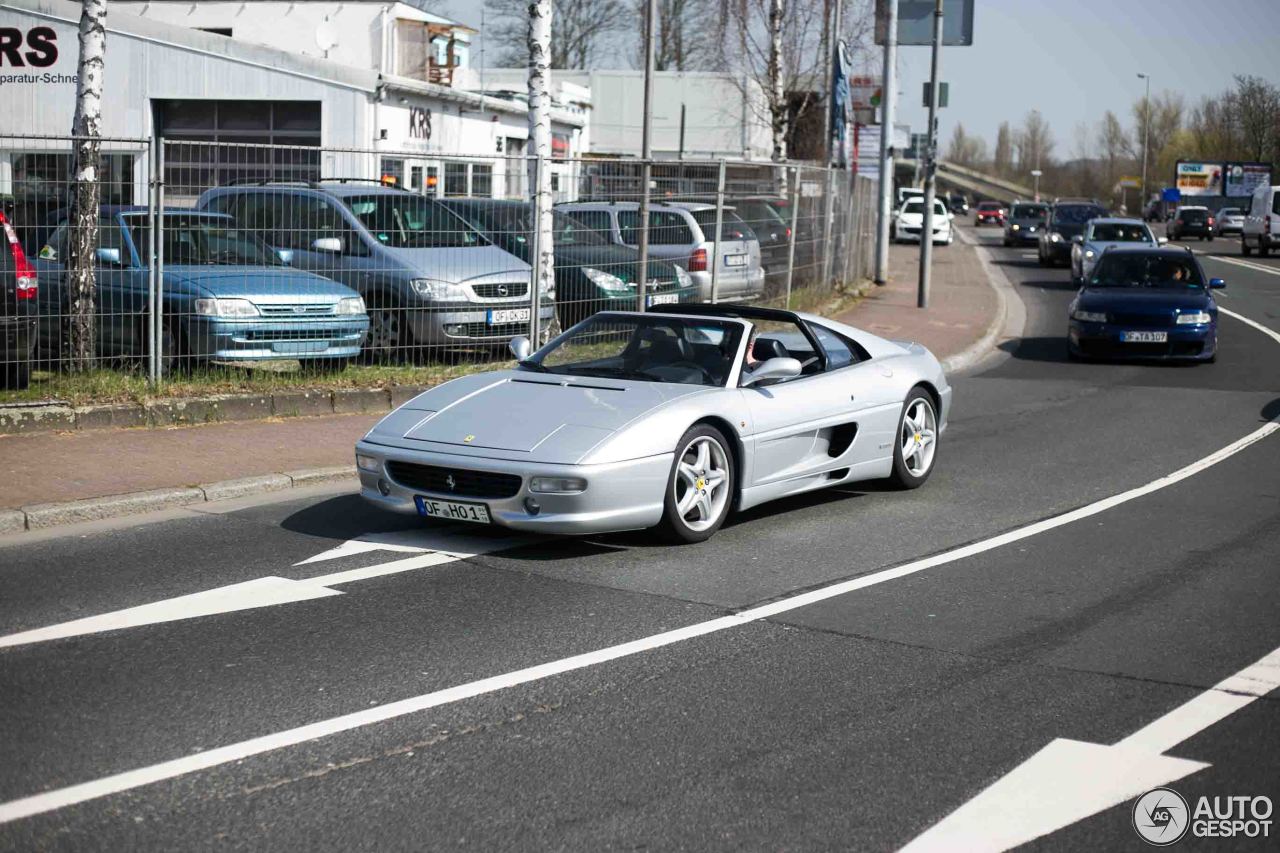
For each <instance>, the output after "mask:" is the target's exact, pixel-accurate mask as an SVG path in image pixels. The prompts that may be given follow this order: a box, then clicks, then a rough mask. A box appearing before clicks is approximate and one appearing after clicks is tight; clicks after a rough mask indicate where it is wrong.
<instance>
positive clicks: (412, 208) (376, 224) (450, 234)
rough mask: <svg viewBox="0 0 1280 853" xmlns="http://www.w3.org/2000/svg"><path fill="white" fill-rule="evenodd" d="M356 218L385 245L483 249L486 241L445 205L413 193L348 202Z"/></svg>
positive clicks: (357, 199) (356, 198) (375, 196)
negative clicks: (479, 247)
mask: <svg viewBox="0 0 1280 853" xmlns="http://www.w3.org/2000/svg"><path fill="white" fill-rule="evenodd" d="M346 203H347V206H348V207H349V208H351V212H352V213H354V214H355V215H356V218H357V219H359V220H360V222H361V223H362V224H363V225H364V227H365V228H368V229H369V233H370V234H372V235H373V237H374V239H375V240H377V241H378V242H379V243H381V244H382V245H384V246H391V247H393V248H397V249H444V248H459V247H465V246H482V245H485V240H484V238H483V237H481V236H480V234H479V232H477V231H476V230H475V229H474V228H472V227H471V226H469V225H467V224H466V223H465V222H463V221H462V220H461V219H459V218H458V217H457V216H455V215H454V214H453V213H451V212H450V211H449V210H447V209H445V207H444V205H441V204H439V203H437V202H436V201H434V200H432V199H429V198H423V197H422V196H417V195H412V194H410V193H379V194H377V195H366V196H353V197H351V198H348V199H346Z"/></svg>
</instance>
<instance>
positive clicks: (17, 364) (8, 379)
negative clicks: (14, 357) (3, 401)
mask: <svg viewBox="0 0 1280 853" xmlns="http://www.w3.org/2000/svg"><path fill="white" fill-rule="evenodd" d="M2 367H3V369H0V388H4V389H5V390H6V391H25V390H27V388H29V387H30V386H31V362H30V361H29V360H28V359H26V358H23V359H22V360H21V361H13V362H9V363H8V364H5V365H3V366H2Z"/></svg>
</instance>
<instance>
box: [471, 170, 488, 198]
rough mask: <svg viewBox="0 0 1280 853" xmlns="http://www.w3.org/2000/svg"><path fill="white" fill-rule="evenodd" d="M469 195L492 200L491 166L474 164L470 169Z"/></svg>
mask: <svg viewBox="0 0 1280 853" xmlns="http://www.w3.org/2000/svg"><path fill="white" fill-rule="evenodd" d="M471 194H472V195H473V196H476V197H477V198H493V166H491V165H489V164H488V163H476V164H474V165H473V166H472V167H471Z"/></svg>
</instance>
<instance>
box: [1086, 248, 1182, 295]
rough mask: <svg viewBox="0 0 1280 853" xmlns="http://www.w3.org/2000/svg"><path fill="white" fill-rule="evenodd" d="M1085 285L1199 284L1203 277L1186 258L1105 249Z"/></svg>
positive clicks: (1159, 285)
mask: <svg viewBox="0 0 1280 853" xmlns="http://www.w3.org/2000/svg"><path fill="white" fill-rule="evenodd" d="M1089 286H1090V287H1165V288H1185V287H1203V286H1204V278H1203V277H1202V276H1201V274H1200V267H1199V265H1198V264H1196V262H1195V260H1193V259H1192V258H1190V257H1186V258H1182V257H1177V256H1172V255H1155V254H1150V255H1149V254H1146V253H1139V252H1135V253H1132V254H1130V253H1114V252H1108V253H1107V254H1105V255H1103V256H1102V261H1101V262H1100V263H1099V264H1098V268H1097V270H1095V271H1094V273H1093V277H1092V278H1091V279H1090V280H1089Z"/></svg>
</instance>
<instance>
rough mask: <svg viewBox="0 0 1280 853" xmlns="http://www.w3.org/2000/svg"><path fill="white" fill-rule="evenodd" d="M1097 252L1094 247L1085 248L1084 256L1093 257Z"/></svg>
mask: <svg viewBox="0 0 1280 853" xmlns="http://www.w3.org/2000/svg"><path fill="white" fill-rule="evenodd" d="M1095 254H1097V253H1096V252H1094V251H1093V249H1085V250H1084V256H1085V257H1086V258H1092V257H1093V256H1094V255H1095Z"/></svg>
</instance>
